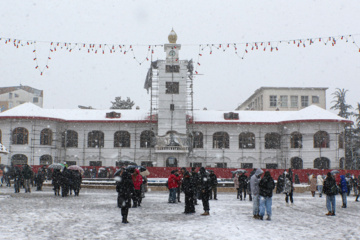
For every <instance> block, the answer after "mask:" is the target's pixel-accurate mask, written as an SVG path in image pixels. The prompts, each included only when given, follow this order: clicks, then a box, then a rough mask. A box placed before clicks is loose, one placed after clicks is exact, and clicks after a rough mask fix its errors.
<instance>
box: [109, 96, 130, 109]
mask: <svg viewBox="0 0 360 240" xmlns="http://www.w3.org/2000/svg"><path fill="white" fill-rule="evenodd" d="M111 103H112V106H111V107H110V109H132V107H133V106H134V105H135V103H134V101H131V99H130V98H129V97H127V99H126V100H122V99H121V97H115V102H111Z"/></svg>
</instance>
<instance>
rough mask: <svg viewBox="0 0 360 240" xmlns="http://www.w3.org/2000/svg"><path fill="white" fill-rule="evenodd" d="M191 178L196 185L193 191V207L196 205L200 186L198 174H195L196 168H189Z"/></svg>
mask: <svg viewBox="0 0 360 240" xmlns="http://www.w3.org/2000/svg"><path fill="white" fill-rule="evenodd" d="M191 177H192V178H193V181H194V183H195V185H196V187H195V189H194V205H198V203H197V199H198V196H199V193H200V189H199V185H200V183H199V182H200V181H199V174H198V173H197V172H196V168H195V167H192V168H191Z"/></svg>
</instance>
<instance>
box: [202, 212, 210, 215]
mask: <svg viewBox="0 0 360 240" xmlns="http://www.w3.org/2000/svg"><path fill="white" fill-rule="evenodd" d="M209 215H210V213H209V211H205V212H204V213H203V214H201V216H209Z"/></svg>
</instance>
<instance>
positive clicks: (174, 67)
mask: <svg viewBox="0 0 360 240" xmlns="http://www.w3.org/2000/svg"><path fill="white" fill-rule="evenodd" d="M165 71H166V72H167V73H171V72H177V73H178V72H180V65H166V69H165Z"/></svg>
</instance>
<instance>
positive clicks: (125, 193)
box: [115, 168, 135, 223]
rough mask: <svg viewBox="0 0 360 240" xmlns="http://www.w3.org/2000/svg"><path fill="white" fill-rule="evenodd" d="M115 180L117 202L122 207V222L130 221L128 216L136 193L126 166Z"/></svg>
mask: <svg viewBox="0 0 360 240" xmlns="http://www.w3.org/2000/svg"><path fill="white" fill-rule="evenodd" d="M115 180H116V191H117V192H118V199H117V204H118V207H119V208H121V215H122V223H129V222H128V220H127V217H128V213H129V208H130V207H131V197H132V195H134V194H135V188H134V183H133V180H132V177H131V174H130V173H129V172H128V171H127V170H126V169H124V168H122V169H121V171H120V174H119V176H116V177H115Z"/></svg>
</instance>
